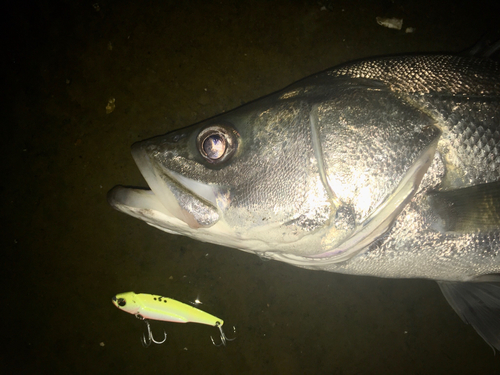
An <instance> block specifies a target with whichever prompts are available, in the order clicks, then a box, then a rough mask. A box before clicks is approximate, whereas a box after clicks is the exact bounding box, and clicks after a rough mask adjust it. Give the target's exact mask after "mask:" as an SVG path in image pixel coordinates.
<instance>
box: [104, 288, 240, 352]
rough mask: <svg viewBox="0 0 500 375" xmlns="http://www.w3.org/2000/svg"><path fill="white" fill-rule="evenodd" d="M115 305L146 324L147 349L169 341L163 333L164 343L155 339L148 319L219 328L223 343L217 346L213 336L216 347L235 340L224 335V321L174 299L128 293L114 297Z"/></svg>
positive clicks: (145, 340)
mask: <svg viewBox="0 0 500 375" xmlns="http://www.w3.org/2000/svg"><path fill="white" fill-rule="evenodd" d="M113 304H114V305H115V306H116V307H118V308H119V309H120V310H123V311H125V312H128V313H129V314H132V315H135V317H136V318H138V319H140V320H142V321H144V322H145V323H146V327H147V337H146V335H143V336H142V343H143V345H144V346H146V347H148V346H149V345H151V342H154V343H155V344H162V343H164V342H165V340H166V339H167V334H166V333H165V332H163V333H164V338H163V340H162V341H157V340H155V339H154V337H153V333H152V332H151V327H150V324H149V321H148V319H151V320H162V321H165V322H174V323H200V324H206V325H209V326H214V327H217V328H218V329H219V332H220V338H221V343H220V344H216V343H215V341H214V339H213V338H212V336H210V339H211V340H212V343H213V344H214V345H215V346H221V345H226V342H227V341H233V340H234V338H233V339H229V338H227V337H226V335H225V334H224V331H223V330H222V325H223V324H224V321H223V320H222V319H219V318H217V317H216V316H214V315H211V314H209V313H207V312H205V311H202V310H200V309H197V308H195V307H193V306H190V305H187V304H185V303H182V302H179V301H176V300H175V299H172V298H166V297H162V296H158V295H154V294H146V293H139V294H135V293H134V292H127V293H121V294H117V295H116V296H114V297H113Z"/></svg>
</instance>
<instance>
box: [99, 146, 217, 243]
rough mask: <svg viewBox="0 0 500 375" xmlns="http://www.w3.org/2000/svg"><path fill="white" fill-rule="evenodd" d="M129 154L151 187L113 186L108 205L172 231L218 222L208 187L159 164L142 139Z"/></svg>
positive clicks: (183, 231) (177, 232)
mask: <svg viewBox="0 0 500 375" xmlns="http://www.w3.org/2000/svg"><path fill="white" fill-rule="evenodd" d="M132 156H133V158H134V160H135V162H136V164H137V166H138V167H139V170H140V171H141V173H142V175H143V177H144V179H145V180H146V182H147V184H148V185H149V188H150V189H151V190H148V189H139V188H130V187H124V186H116V187H114V188H113V189H112V190H110V192H109V193H108V201H109V203H110V205H111V206H112V207H114V208H115V209H117V210H118V211H122V212H124V213H127V214H129V215H132V216H135V217H137V218H139V219H141V220H144V221H146V222H147V223H148V224H150V225H152V226H154V227H157V228H159V229H162V230H164V231H166V232H170V233H174V234H186V233H187V232H190V230H189V228H190V229H197V228H209V227H211V226H213V225H214V224H215V223H217V222H218V221H219V218H220V216H219V213H218V210H217V208H216V205H215V194H214V191H213V189H212V188H211V187H210V186H208V185H206V184H203V183H200V182H198V181H195V180H192V179H189V178H186V177H184V176H181V175H179V174H178V173H175V172H173V171H169V170H166V169H165V168H163V167H161V166H160V165H158V162H156V161H155V160H154V159H152V158H151V157H150V156H149V155H148V153H147V151H146V150H145V149H144V146H143V144H142V142H139V143H137V144H135V145H134V146H133V147H132ZM183 228H185V230H183Z"/></svg>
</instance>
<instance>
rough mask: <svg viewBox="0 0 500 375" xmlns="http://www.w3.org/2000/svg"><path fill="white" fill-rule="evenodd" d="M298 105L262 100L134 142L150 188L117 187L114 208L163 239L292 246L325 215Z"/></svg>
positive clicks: (304, 111)
mask: <svg viewBox="0 0 500 375" xmlns="http://www.w3.org/2000/svg"><path fill="white" fill-rule="evenodd" d="M305 107H307V103H303V102H300V101H289V100H279V98H278V99H277V98H267V100H261V101H258V102H255V103H251V104H249V105H246V106H243V107H240V108H239V109H236V110H234V111H231V112H228V113H227V114H222V115H220V116H217V117H214V118H212V119H209V120H207V121H203V122H201V123H199V124H196V125H193V126H190V127H187V128H184V129H181V130H177V131H174V132H171V133H168V134H166V135H163V136H159V137H155V138H152V139H149V140H145V141H141V142H138V143H136V144H134V145H133V146H132V155H133V157H134V160H135V161H136V163H137V165H138V167H139V169H140V171H141V173H142V175H143V176H144V178H145V180H146V182H147V183H148V185H149V187H150V189H151V190H141V189H131V188H125V187H121V186H120V187H116V188H115V189H113V190H112V191H111V192H110V193H109V201H110V203H111V205H112V206H114V207H115V208H117V209H118V210H120V211H124V212H126V213H128V214H131V215H133V216H136V217H138V218H140V219H142V220H144V221H146V222H147V223H148V224H150V225H153V226H155V227H157V228H159V229H162V230H164V231H166V232H169V233H175V234H182V235H186V236H189V237H192V238H195V239H198V240H202V241H206V242H212V243H216V244H221V245H224V246H229V247H236V248H238V249H241V250H247V251H251V252H259V253H261V252H265V251H268V250H274V249H276V248H280V247H282V246H285V245H290V244H293V243H296V242H297V241H300V240H303V239H304V238H305V237H308V235H309V234H312V233H314V232H315V231H317V230H318V229H320V228H321V227H323V226H324V224H325V223H326V222H327V221H328V220H329V219H330V216H331V213H332V207H331V201H330V199H329V197H328V194H327V192H326V190H325V188H324V186H323V184H322V182H321V179H320V177H319V173H318V166H317V161H316V159H315V157H314V151H313V148H312V143H311V139H310V130H309V110H308V108H305Z"/></svg>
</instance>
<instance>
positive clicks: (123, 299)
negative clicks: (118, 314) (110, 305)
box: [117, 298, 127, 307]
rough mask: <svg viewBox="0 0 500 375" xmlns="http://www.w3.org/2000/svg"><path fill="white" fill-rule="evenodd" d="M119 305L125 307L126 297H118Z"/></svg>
mask: <svg viewBox="0 0 500 375" xmlns="http://www.w3.org/2000/svg"><path fill="white" fill-rule="evenodd" d="M117 303H118V306H120V307H123V306H125V305H126V304H127V301H125V298H118V301H117Z"/></svg>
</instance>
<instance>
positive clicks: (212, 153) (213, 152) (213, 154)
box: [202, 134, 226, 160]
mask: <svg viewBox="0 0 500 375" xmlns="http://www.w3.org/2000/svg"><path fill="white" fill-rule="evenodd" d="M202 147H203V151H204V152H205V155H206V156H207V158H209V159H211V160H217V159H220V158H221V157H222V156H223V155H224V152H225V151H226V140H225V139H224V137H222V136H221V135H220V134H213V135H211V136H209V137H207V138H205V140H204V141H203V144H202Z"/></svg>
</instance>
